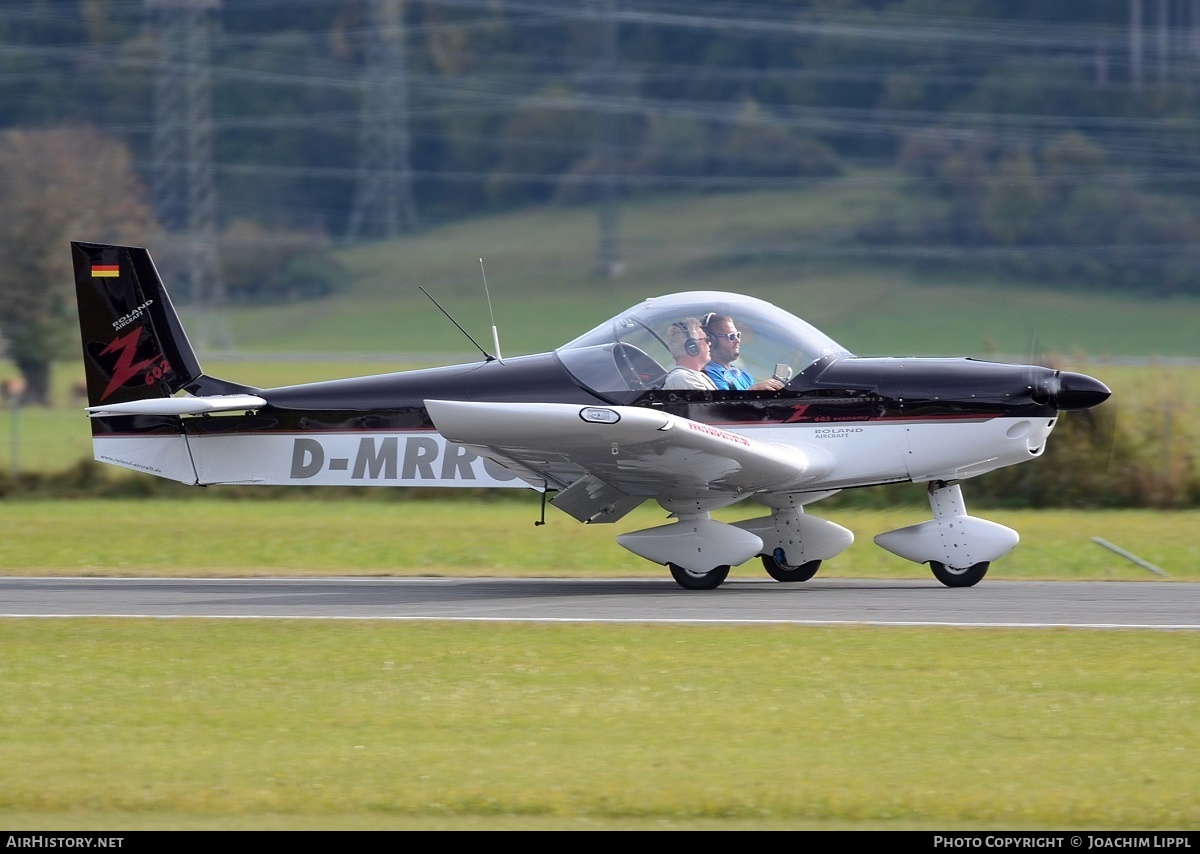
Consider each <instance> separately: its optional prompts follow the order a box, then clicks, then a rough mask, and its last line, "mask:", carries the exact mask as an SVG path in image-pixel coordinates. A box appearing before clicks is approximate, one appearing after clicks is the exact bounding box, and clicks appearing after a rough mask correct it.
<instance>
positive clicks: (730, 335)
mask: <svg viewBox="0 0 1200 854" xmlns="http://www.w3.org/2000/svg"><path fill="white" fill-rule="evenodd" d="M708 337H709V338H711V339H712V340H713V341H720V340H721V339H722V338H724V339H725V340H726V341H741V340H742V333H740V332H723V333H721V334H720V335H714V334H712V333H711V332H710V333H709V334H708Z"/></svg>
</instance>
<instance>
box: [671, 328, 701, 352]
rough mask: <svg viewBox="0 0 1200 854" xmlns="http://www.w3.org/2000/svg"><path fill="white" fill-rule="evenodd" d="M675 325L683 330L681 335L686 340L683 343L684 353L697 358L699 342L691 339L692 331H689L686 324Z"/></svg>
mask: <svg viewBox="0 0 1200 854" xmlns="http://www.w3.org/2000/svg"><path fill="white" fill-rule="evenodd" d="M675 325H676V326H678V327H679V328H680V329H682V330H683V334H684V337H685V339H686V340H685V341H684V342H683V351H684V352H685V353H687V354H688V355H689V356H699V355H700V342H699V341H697V340H696V339H695V338H693V337H692V330H691V329H689V328H688V325H687V324H686V323H683V322H682V321H681V322H679V323H676V324H675Z"/></svg>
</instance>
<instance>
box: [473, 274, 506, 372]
mask: <svg viewBox="0 0 1200 854" xmlns="http://www.w3.org/2000/svg"><path fill="white" fill-rule="evenodd" d="M479 272H480V273H482V274H483V293H484V295H485V296H487V304H488V314H489V315H490V316H491V318H492V346H493V347H495V348H496V361H497V362H499V363H500V364H502V365H503V364H504V357H503V356H501V355H500V333H499V332H497V331H496V313H495V312H494V311H492V294H491V291H489V290H488V283H487V271H486V270H484V269H483V259H482V258H480V259H479Z"/></svg>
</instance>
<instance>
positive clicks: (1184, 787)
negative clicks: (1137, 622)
mask: <svg viewBox="0 0 1200 854" xmlns="http://www.w3.org/2000/svg"><path fill="white" fill-rule="evenodd" d="M1197 654H1200V636H1198V635H1197V634H1196V633H1169V632H1096V631H1087V630H1083V631H1023V630H994V631H971V630H950V629H945V630H936V629H911V630H898V629H890V630H885V629H872V628H865V627H864V628H845V629H813V628H788V627H746V628H722V627H695V626H692V627H687V626H675V627H639V626H588V625H571V626H539V625H478V624H469V625H462V624H454V623H431V624H420V625H414V624H392V623H386V622H368V623H354V624H345V623H335V624H330V623H319V622H313V621H298V622H289V623H286V624H284V623H278V622H255V621H250V622H236V623H231V622H228V621H225V622H222V621H209V620H190V621H182V622H181V621H153V620H143V621H109V620H71V621H66V620H6V621H0V688H2V689H3V693H4V697H5V702H4V703H3V704H0V724H2V725H0V762H2V763H3V767H4V769H5V773H4V774H3V775H0V823H2V824H4V825H5V826H6V827H9V828H10V829H20V828H34V829H38V830H46V829H51V828H76V829H83V828H108V829H120V830H131V829H139V828H163V827H167V828H171V829H191V828H202V829H212V828H222V829H231V828H260V829H261V828H289V829H299V828H324V829H334V828H354V829H364V828H389V827H391V828H405V827H409V828H505V829H516V828H533V829H548V828H555V827H562V828H578V829H585V828H594V829H601V828H602V829H619V828H659V829H672V828H675V829H682V828H686V829H697V828H721V829H781V828H821V829H830V828H833V829H844V828H853V829H876V830H878V829H917V828H924V829H942V830H949V829H962V828H1001V829H1021V828H1051V829H1070V828H1084V829H1102V828H1130V829H1140V830H1146V829H1168V828H1171V829H1192V830H1195V829H1197V828H1200V800H1198V798H1197V792H1200V763H1197V762H1196V749H1197V748H1196V746H1197V744H1200V714H1197V712H1198V711H1200V709H1198V708H1197V706H1198V698H1200V672H1198V671H1197V670H1196V668H1194V667H1192V666H1190V665H1191V662H1194V661H1195V660H1196V656H1197Z"/></svg>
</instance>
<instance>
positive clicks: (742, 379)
mask: <svg viewBox="0 0 1200 854" xmlns="http://www.w3.org/2000/svg"><path fill="white" fill-rule="evenodd" d="M700 323H701V328H702V329H703V330H704V334H705V336H706V337H707V338H708V341H709V346H710V348H711V349H710V352H711V356H710V361H709V362H708V364H706V365H705V366H704V372H705V373H706V374H707V375H708V377H709V378H710V379H711V380H712V381H713V385H715V386H716V387H717V388H718V389H722V390H723V389H728V390H730V391H779V389H781V388H783V385H784V384H783V382H782V381H780V380H778V379H776V378H775V377H771V378H770V379H769V380H762V381H761V382H755V381H754V377H753V376H751V375H750V374H749V373H747V372H746V371H743V370H742V369H741V368H735V367H733V362H734V360H735V359H737V358H738V357H739V356H740V355H741V354H742V333H740V332H738V329H737V325H736V324H735V323H734V322H733V318H732V317H727V316H726V315H724V314H717V313H716V312H709V313H708V314H706V315H704V319H703V320H702V321H700Z"/></svg>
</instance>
